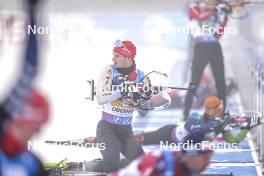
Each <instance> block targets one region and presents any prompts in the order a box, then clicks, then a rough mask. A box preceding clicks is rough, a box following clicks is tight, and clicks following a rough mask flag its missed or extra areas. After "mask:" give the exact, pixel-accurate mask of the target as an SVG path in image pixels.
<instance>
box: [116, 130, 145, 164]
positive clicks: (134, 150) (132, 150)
mask: <svg viewBox="0 0 264 176" xmlns="http://www.w3.org/2000/svg"><path fill="white" fill-rule="evenodd" d="M119 132H121V131H119ZM119 137H120V141H121V143H122V144H121V153H122V154H123V155H124V157H125V158H126V161H127V163H123V165H126V164H129V163H130V162H131V161H133V160H134V159H136V158H137V157H138V156H140V155H142V154H144V150H143V148H142V146H141V144H140V143H139V142H138V141H137V140H136V139H135V137H134V135H133V131H132V127H129V128H127V129H125V131H122V136H120V135H119Z"/></svg>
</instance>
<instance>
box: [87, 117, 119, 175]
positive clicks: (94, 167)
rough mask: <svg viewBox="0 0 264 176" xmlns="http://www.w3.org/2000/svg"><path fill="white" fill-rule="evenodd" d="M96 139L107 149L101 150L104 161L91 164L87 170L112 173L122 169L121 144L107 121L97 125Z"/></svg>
mask: <svg viewBox="0 0 264 176" xmlns="http://www.w3.org/2000/svg"><path fill="white" fill-rule="evenodd" d="M96 139H97V142H98V143H100V144H105V148H104V149H102V150H100V152H101V154H102V156H103V160H102V161H96V162H94V163H90V165H88V166H87V167H86V168H87V170H88V171H94V172H112V171H117V170H118V169H119V168H120V142H119V140H118V138H117V136H116V134H115V130H114V126H113V125H112V124H109V123H107V122H105V121H102V120H101V121H100V122H99V123H98V125H97V130H96Z"/></svg>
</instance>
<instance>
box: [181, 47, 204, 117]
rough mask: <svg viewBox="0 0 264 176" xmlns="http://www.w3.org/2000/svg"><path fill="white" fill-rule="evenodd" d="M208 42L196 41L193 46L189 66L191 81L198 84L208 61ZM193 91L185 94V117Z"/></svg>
mask: <svg viewBox="0 0 264 176" xmlns="http://www.w3.org/2000/svg"><path fill="white" fill-rule="evenodd" d="M207 46H208V44H201V43H198V44H196V45H195V48H194V56H193V61H192V68H191V72H192V73H191V83H195V84H197V85H199V82H200V79H201V77H202V74H203V71H204V68H205V66H206V64H207V63H208V58H209V57H208V54H207V52H208V51H207V50H208V48H207ZM193 96H194V94H193V92H192V91H188V92H187V95H186V97H185V101H184V111H183V116H184V118H185V119H186V118H187V117H188V115H189V113H190V110H191V108H192V102H193Z"/></svg>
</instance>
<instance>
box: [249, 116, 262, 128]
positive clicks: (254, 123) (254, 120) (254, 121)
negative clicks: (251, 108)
mask: <svg viewBox="0 0 264 176" xmlns="http://www.w3.org/2000/svg"><path fill="white" fill-rule="evenodd" d="M259 122H260V117H259V116H258V115H253V116H252V117H251V118H250V121H249V122H248V125H247V127H249V128H254V127H255V126H257V125H258V123H259Z"/></svg>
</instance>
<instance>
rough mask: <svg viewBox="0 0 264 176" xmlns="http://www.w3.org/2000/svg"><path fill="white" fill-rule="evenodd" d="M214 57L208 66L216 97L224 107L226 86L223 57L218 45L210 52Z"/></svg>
mask: <svg viewBox="0 0 264 176" xmlns="http://www.w3.org/2000/svg"><path fill="white" fill-rule="evenodd" d="M211 52H212V54H214V57H213V58H212V59H211V60H210V65H211V68H212V72H213V75H214V78H215V84H216V89H217V94H218V97H219V98H220V99H221V100H223V102H224V106H225V105H226V98H225V97H226V96H225V95H226V84H225V73H224V71H225V70H224V69H225V68H224V57H223V53H222V48H221V46H220V44H219V43H216V44H215V47H214V49H212V50H211Z"/></svg>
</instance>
